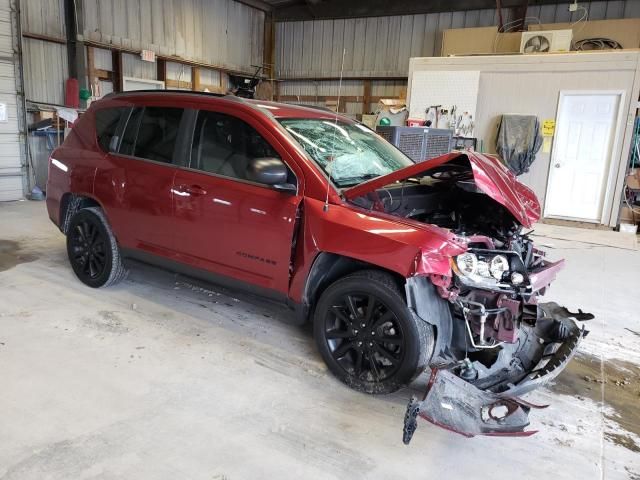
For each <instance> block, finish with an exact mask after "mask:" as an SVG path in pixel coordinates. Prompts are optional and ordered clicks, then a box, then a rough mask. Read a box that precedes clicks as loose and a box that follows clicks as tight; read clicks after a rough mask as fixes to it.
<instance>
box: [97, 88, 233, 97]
mask: <svg viewBox="0 0 640 480" xmlns="http://www.w3.org/2000/svg"><path fill="white" fill-rule="evenodd" d="M136 93H180V94H184V95H208V96H211V97H229V96H233V95H229V94H227V93H214V92H199V91H195V90H169V89H166V90H165V89H163V90H157V89H148V90H127V91H126V92H111V93H108V94H107V95H105V96H104V97H103V98H106V97H117V96H120V95H128V94H136Z"/></svg>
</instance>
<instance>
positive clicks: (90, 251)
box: [69, 217, 108, 280]
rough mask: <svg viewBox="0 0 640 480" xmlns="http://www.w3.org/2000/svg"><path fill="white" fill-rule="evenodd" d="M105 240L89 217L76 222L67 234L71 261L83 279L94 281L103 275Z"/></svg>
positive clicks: (105, 254) (105, 257)
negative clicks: (76, 266)
mask: <svg viewBox="0 0 640 480" xmlns="http://www.w3.org/2000/svg"><path fill="white" fill-rule="evenodd" d="M107 240H108V239H106V238H105V237H104V236H103V235H102V234H101V232H100V231H99V229H98V225H97V224H96V222H95V221H93V220H92V219H91V218H90V217H87V218H85V219H83V220H81V221H80V222H76V223H75V224H74V226H73V230H71V231H70V232H69V248H70V252H71V261H72V262H73V263H74V264H75V265H78V267H79V269H80V271H81V272H82V274H83V276H84V277H86V278H89V279H91V280H95V279H96V278H98V277H99V276H100V275H102V274H103V273H104V269H105V267H106V262H107V251H106V242H107Z"/></svg>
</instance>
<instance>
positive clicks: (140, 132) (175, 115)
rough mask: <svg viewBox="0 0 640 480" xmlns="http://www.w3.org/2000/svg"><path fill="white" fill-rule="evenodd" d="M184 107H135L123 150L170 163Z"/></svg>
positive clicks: (123, 141)
mask: <svg viewBox="0 0 640 480" xmlns="http://www.w3.org/2000/svg"><path fill="white" fill-rule="evenodd" d="M183 111H184V110H183V109H182V108H165V107H146V108H144V109H142V108H138V109H135V110H134V111H133V113H132V114H131V116H130V117H129V121H128V122H127V128H126V130H125V134H124V137H123V138H122V145H121V146H120V153H122V154H124V155H133V156H135V157H140V158H146V159H148V160H154V161H156V162H163V163H171V162H172V161H173V151H174V149H175V146H176V139H177V137H178V131H179V128H180V120H181V119H182V113H183Z"/></svg>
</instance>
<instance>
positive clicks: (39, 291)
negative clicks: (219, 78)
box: [0, 202, 640, 480]
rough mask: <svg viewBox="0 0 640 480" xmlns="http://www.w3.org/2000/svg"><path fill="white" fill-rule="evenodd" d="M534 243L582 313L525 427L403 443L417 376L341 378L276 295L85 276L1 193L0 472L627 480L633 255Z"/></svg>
mask: <svg viewBox="0 0 640 480" xmlns="http://www.w3.org/2000/svg"><path fill="white" fill-rule="evenodd" d="M539 241H540V242H541V243H546V244H549V245H550V247H551V248H549V249H548V251H549V255H550V256H551V257H555V258H557V257H561V256H564V257H566V258H567V259H568V262H569V265H568V269H567V270H566V271H565V272H564V274H563V275H562V276H561V278H560V279H559V280H558V281H557V282H556V283H555V285H554V287H553V288H552V289H551V291H550V294H549V298H552V299H554V300H556V301H558V302H559V303H561V304H565V305H566V306H568V307H569V308H576V307H581V308H583V309H584V310H586V311H590V312H592V313H594V314H596V315H597V318H596V319H595V320H593V321H591V322H590V323H589V325H588V327H589V329H590V330H591V334H590V335H589V337H588V338H587V339H586V340H585V342H584V343H583V347H582V350H583V354H581V356H580V357H579V358H578V359H577V360H576V361H574V363H573V364H572V366H571V368H570V369H569V370H567V371H565V372H564V373H563V374H562V376H561V377H560V378H559V379H558V381H557V382H556V385H554V386H552V387H550V388H549V389H545V390H541V391H538V392H535V393H532V394H530V395H529V396H528V397H527V398H528V399H529V400H531V401H533V402H538V403H549V404H551V406H550V407H549V408H548V409H546V410H542V411H537V412H533V414H532V425H531V428H533V429H540V432H539V433H538V434H537V435H534V436H532V437H530V438H515V439H514V438H481V437H478V438H473V439H466V438H463V437H461V436H458V435H456V434H453V433H449V432H446V431H444V430H441V429H439V428H437V427H434V426H431V425H429V424H427V423H425V422H422V423H421V424H420V426H419V429H418V431H417V432H416V435H415V437H414V439H413V442H412V443H411V445H410V446H408V447H407V446H404V445H403V444H402V441H401V430H402V419H403V414H404V409H405V404H406V402H407V400H408V398H409V397H410V396H411V395H412V394H413V393H414V392H413V391H412V390H410V389H406V390H403V391H400V392H398V393H396V394H394V395H391V396H385V397H372V396H367V395H364V394H359V393H356V392H354V391H351V390H349V389H348V388H346V387H345V386H343V385H342V384H340V383H339V382H338V381H336V380H335V379H334V378H333V377H332V376H331V375H330V374H329V373H328V372H327V370H326V369H325V367H324V365H323V363H322V361H321V359H320V357H319V355H318V354H317V353H316V350H315V347H314V344H313V339H312V337H311V333H310V329H308V328H301V327H297V326H291V325H289V324H287V323H284V322H282V321H279V320H278V319H277V318H274V317H278V316H281V312H280V311H279V310H278V309H277V308H274V307H272V306H270V305H268V304H264V303H262V302H259V301H257V300H254V299H250V298H247V297H243V296H238V295H236V294H233V293H231V294H229V295H228V294H226V293H225V292H224V291H223V290H221V289H218V288H212V289H211V290H206V289H204V290H203V289H200V288H199V287H192V286H190V284H189V283H187V282H185V281H184V279H180V278H176V277H175V276H174V275H172V274H169V273H166V272H162V271H159V270H155V269H152V268H150V267H143V266H135V267H134V268H133V269H132V271H131V274H130V275H129V278H128V279H127V280H126V281H125V282H124V283H122V284H120V285H117V286H115V287H112V288H109V289H105V290H91V289H89V288H87V287H85V286H83V285H82V284H81V283H80V282H79V281H78V280H76V278H75V277H74V276H73V273H72V272H71V269H70V268H69V267H68V264H67V259H66V253H65V244H64V238H63V236H62V235H61V234H60V233H59V232H58V231H57V230H56V229H55V227H54V226H53V225H52V224H51V223H50V221H49V219H48V218H47V216H46V213H45V206H44V204H43V203H32V202H18V203H9V204H2V205H0V412H1V413H0V414H1V417H0V418H1V419H0V479H2V480H13V479H19V480H27V479H38V480H40V479H89V478H126V479H131V478H135V479H147V478H149V479H172V480H175V479H223V478H224V479H230V480H235V479H249V478H314V479H315V478H384V479H405V478H447V479H458V478H460V479H465V480H466V479H470V478H481V477H482V478H525V479H526V478H531V479H539V478H547V477H552V478H557V479H560V478H566V479H575V478H580V479H583V480H585V479H601V478H606V479H627V478H630V479H636V480H637V479H640V453H639V452H640V437H639V436H638V435H639V434H640V412H639V410H640V408H639V405H640V375H639V373H640V367H638V365H640V295H639V294H638V288H639V287H640V285H639V284H638V278H640V277H639V275H638V272H640V253H638V252H637V251H631V250H624V249H617V248H611V247H600V246H597V245H593V244H586V243H577V242H567V241H562V240H556V239H539ZM12 242H15V243H12ZM601 360H602V362H601ZM604 380H606V382H604ZM600 382H603V383H600ZM414 387H415V390H416V391H417V390H421V389H422V388H423V387H424V378H420V379H419V380H418V381H417V382H416V384H415V385H414ZM603 398H604V402H602V400H603Z"/></svg>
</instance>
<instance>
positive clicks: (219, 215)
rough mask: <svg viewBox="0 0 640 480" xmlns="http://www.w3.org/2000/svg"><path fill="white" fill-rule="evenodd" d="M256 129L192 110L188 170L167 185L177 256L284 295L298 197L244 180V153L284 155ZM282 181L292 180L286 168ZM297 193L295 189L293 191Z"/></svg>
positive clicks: (219, 115)
mask: <svg viewBox="0 0 640 480" xmlns="http://www.w3.org/2000/svg"><path fill="white" fill-rule="evenodd" d="M284 154H285V152H284V151H283V150H282V149H281V147H279V148H274V147H273V146H272V144H271V143H270V142H269V141H267V140H266V139H265V137H264V136H262V135H261V134H260V133H258V131H257V130H256V128H254V127H252V126H251V125H249V124H248V123H247V122H245V121H243V120H241V119H239V118H237V117H235V116H232V115H227V114H223V113H219V112H213V111H204V110H203V111H200V112H199V113H198V118H197V121H196V125H195V132H194V135H193V145H192V149H191V161H190V168H189V169H180V170H179V171H178V172H177V173H176V176H175V179H174V186H173V194H174V195H173V199H174V216H175V222H174V229H173V230H174V234H175V235H176V251H177V253H178V254H179V255H180V256H181V258H180V260H181V261H182V262H184V263H187V264H190V265H192V266H194V267H197V268H199V269H204V270H208V271H210V272H213V273H215V274H219V275H223V276H225V277H228V278H231V279H235V280H238V281H241V282H242V283H245V284H247V283H248V284H252V285H254V286H256V287H259V288H260V290H261V293H263V294H269V293H273V294H275V296H277V297H281V296H285V295H286V294H287V293H288V287H289V267H290V261H291V253H292V241H293V235H294V229H295V227H296V212H297V208H298V205H299V203H300V199H301V196H300V195H298V194H296V193H286V192H281V191H277V190H275V189H273V188H272V187H270V186H267V185H261V184H257V183H254V182H251V181H249V180H248V179H247V176H246V167H247V163H248V162H249V161H250V159H251V158H264V157H278V158H281V159H282V157H283V156H284ZM289 181H290V182H291V183H295V182H296V181H297V180H296V177H295V175H294V174H293V172H291V174H290V179H289ZM298 193H300V192H298Z"/></svg>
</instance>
